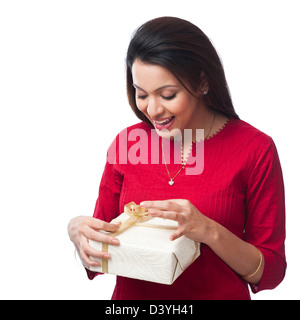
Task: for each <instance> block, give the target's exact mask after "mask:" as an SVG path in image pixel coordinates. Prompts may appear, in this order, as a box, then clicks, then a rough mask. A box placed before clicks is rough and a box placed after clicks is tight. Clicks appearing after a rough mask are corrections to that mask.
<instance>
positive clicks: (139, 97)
mask: <svg viewBox="0 0 300 320" xmlns="http://www.w3.org/2000/svg"><path fill="white" fill-rule="evenodd" d="M137 98H138V99H141V100H145V99H146V98H147V95H143V96H141V95H137Z"/></svg>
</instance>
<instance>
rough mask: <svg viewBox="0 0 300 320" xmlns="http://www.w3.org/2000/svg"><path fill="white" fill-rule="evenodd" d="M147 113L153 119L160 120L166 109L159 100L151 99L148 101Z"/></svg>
mask: <svg viewBox="0 0 300 320" xmlns="http://www.w3.org/2000/svg"><path fill="white" fill-rule="evenodd" d="M147 113H148V114H149V116H150V117H151V118H152V119H155V118H159V117H161V116H162V115H163V113H164V107H163V105H162V104H161V103H160V101H159V99H157V98H155V97H149V99H148V106H147Z"/></svg>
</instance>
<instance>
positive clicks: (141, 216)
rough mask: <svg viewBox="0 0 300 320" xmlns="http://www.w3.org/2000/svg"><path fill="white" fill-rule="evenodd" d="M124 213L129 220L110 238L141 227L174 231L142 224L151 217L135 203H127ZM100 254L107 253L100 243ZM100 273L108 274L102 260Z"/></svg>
mask: <svg viewBox="0 0 300 320" xmlns="http://www.w3.org/2000/svg"><path fill="white" fill-rule="evenodd" d="M124 213H126V214H128V215H129V216H130V218H128V219H127V220H126V221H124V222H122V224H121V226H120V228H119V229H118V230H117V231H115V232H112V233H110V234H109V235H110V236H112V237H117V236H118V235H120V234H121V233H123V232H124V231H126V230H127V229H129V228H131V227H132V226H142V227H150V228H163V229H173V230H176V229H177V227H175V226H174V227H172V226H161V225H155V224H148V223H147V224H146V223H143V222H146V221H149V220H151V219H152V218H153V217H151V216H149V215H148V210H147V209H145V208H143V207H141V206H140V205H137V204H135V202H133V201H132V202H129V203H127V204H126V205H125V206H124ZM117 221H118V220H117V219H114V220H112V221H111V222H117ZM194 243H195V248H196V251H195V254H194V258H193V262H194V260H195V259H196V257H197V254H198V243H197V242H196V241H194ZM102 252H106V253H107V252H108V243H104V242H102ZM102 272H103V273H108V260H107V259H102Z"/></svg>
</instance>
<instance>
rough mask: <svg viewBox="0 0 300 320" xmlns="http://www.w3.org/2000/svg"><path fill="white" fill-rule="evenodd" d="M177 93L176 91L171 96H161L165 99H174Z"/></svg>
mask: <svg viewBox="0 0 300 320" xmlns="http://www.w3.org/2000/svg"><path fill="white" fill-rule="evenodd" d="M176 95H177V93H174V94H173V95H171V96H169V97H165V96H161V97H162V98H163V99H165V100H172V99H174V98H175V97H176Z"/></svg>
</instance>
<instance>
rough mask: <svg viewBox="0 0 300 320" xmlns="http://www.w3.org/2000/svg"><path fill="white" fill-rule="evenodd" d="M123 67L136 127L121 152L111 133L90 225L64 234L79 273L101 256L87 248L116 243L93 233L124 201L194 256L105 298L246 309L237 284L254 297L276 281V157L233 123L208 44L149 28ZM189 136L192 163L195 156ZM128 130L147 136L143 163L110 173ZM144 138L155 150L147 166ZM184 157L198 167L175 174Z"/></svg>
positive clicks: (264, 139)
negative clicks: (166, 279)
mask: <svg viewBox="0 0 300 320" xmlns="http://www.w3.org/2000/svg"><path fill="white" fill-rule="evenodd" d="M126 62H127V93H128V98H129V103H130V106H131V108H132V109H133V111H134V112H135V114H136V115H137V117H138V118H139V119H140V120H142V122H140V123H138V124H136V125H134V126H131V127H129V128H127V129H126V130H125V131H124V132H125V133H124V132H122V139H124V134H125V138H126V139H127V141H126V146H125V147H124V145H123V143H122V142H121V133H120V134H119V135H118V136H117V138H116V140H115V141H114V143H113V144H112V147H113V146H114V147H117V148H116V150H117V151H116V157H115V158H114V161H107V163H106V167H105V170H104V173H103V177H102V180H101V183H100V188H99V197H98V200H97V203H96V207H95V211H94V217H93V218H91V217H76V218H74V219H72V220H71V221H70V223H69V236H70V239H71V240H72V241H73V242H74V244H75V246H76V248H77V251H78V253H79V255H80V257H81V260H82V262H83V264H84V265H85V266H86V267H87V273H88V276H89V278H90V279H93V278H94V277H95V276H96V275H97V273H94V272H91V271H89V270H88V266H95V265H98V264H99V262H95V261H92V260H91V259H90V257H89V256H94V257H98V258H102V259H109V258H110V255H109V254H108V253H103V252H98V251H96V250H95V249H93V248H91V247H90V246H89V244H88V239H93V240H96V241H101V242H107V243H109V244H111V245H116V246H117V245H118V244H119V241H118V239H117V238H113V237H110V236H109V235H104V234H101V233H99V232H97V230H100V229H101V230H105V231H116V230H117V229H118V227H119V225H117V224H113V223H109V221H111V220H112V219H113V218H115V217H116V216H118V215H119V214H120V213H122V212H123V207H124V205H125V204H126V203H128V202H131V201H134V202H136V203H140V204H141V205H142V206H143V207H145V208H147V209H149V213H150V214H151V215H152V216H154V217H162V218H166V219H171V220H175V221H177V222H178V229H177V230H176V231H175V232H174V234H173V235H172V236H171V238H170V240H171V241H173V240H174V239H176V238H178V237H181V236H183V235H185V236H186V237H188V238H190V239H192V240H194V241H197V242H200V243H201V255H200V257H198V258H197V259H196V261H194V263H193V264H192V265H191V266H190V267H189V268H188V269H187V270H185V271H184V273H183V274H182V275H181V276H180V277H179V278H178V279H177V280H176V281H175V282H174V283H173V284H172V285H171V286H168V285H161V284H156V283H151V282H146V281H140V280H135V279H129V278H124V277H117V282H116V287H115V290H114V293H113V297H112V299H250V293H249V289H248V285H250V288H251V290H252V292H254V293H255V292H258V291H260V290H264V289H273V288H275V287H276V286H277V285H278V284H279V283H280V282H281V281H282V280H283V278H284V275H285V270H286V260H285V250H284V240H285V202H284V186H283V178H282V172H281V167H280V162H279V158H278V154H277V151H276V147H275V145H274V142H273V141H272V139H271V138H270V137H269V136H267V135H266V134H264V133H263V132H261V131H259V130H257V129H256V128H254V127H252V126H251V125H249V124H248V123H246V122H244V121H242V120H240V119H239V117H238V115H237V114H236V112H235V110H234V107H233V105H232V102H231V98H230V94H229V90H228V87H227V83H226V79H225V75H224V71H223V67H222V65H221V62H220V59H219V57H218V55H217V53H216V51H215V49H214V47H213V46H212V44H211V42H210V41H209V39H208V38H207V37H206V35H205V34H204V33H203V32H202V31H201V30H200V29H199V28H198V27H196V26H194V25H193V24H191V23H190V22H188V21H185V20H182V19H178V18H172V17H163V18H158V19H154V20H151V21H148V22H147V23H145V24H144V25H142V26H141V27H140V28H139V29H138V30H137V31H136V33H135V35H134V37H133V38H132V40H131V42H130V45H129V48H128V52H127V60H126ZM154 129H155V131H154ZM187 129H189V130H187ZM200 129H202V130H204V134H203V137H204V157H201V155H199V154H197V145H198V144H199V143H200V142H199V141H198V134H197V132H199V130H200ZM133 130H139V131H143V132H146V133H147V135H146V136H147V139H149V140H148V141H146V142H147V144H145V145H147V148H148V150H147V151H148V153H146V156H145V159H146V160H147V159H148V160H149V161H139V162H137V163H136V162H135V163H134V164H133V163H131V162H130V161H129V162H127V163H124V162H122V163H121V161H120V159H121V156H120V152H121V151H122V150H123V151H124V148H125V149H126V151H127V152H128V151H129V150H130V148H131V147H132V146H133V144H134V143H133V141H131V140H132V139H128V135H129V134H130V132H132V131H133ZM153 131H154V133H153ZM174 132H175V134H174ZM178 132H179V134H178ZM201 132H203V131H201ZM176 133H177V135H176ZM188 133H189V135H188ZM155 134H156V136H157V137H158V138H159V146H161V147H162V148H161V149H159V150H161V153H160V155H159V161H158V162H157V163H151V159H153V158H151V156H150V155H151V152H152V155H153V152H154V151H153V148H152V149H151V143H150V139H151V137H152V138H153V136H154V135H155ZM178 136H179V137H180V138H181V139H175V138H176V137H177V138H178ZM122 141H123V140H122ZM163 141H169V142H170V148H169V149H164V147H163V145H164V144H163V143H162V142H163ZM176 141H180V143H181V142H182V146H183V148H182V163H178V162H176V161H175V160H174V161H172V159H171V158H172V157H170V154H172V153H175V151H176V150H177V147H178V146H177V142H176ZM112 147H111V148H112ZM152 147H153V145H152ZM195 153H196V156H194V155H195ZM109 154H111V150H109ZM202 156H203V154H202ZM122 157H123V155H122ZM167 158H168V159H171V160H170V161H166V159H167ZM191 158H194V159H196V160H197V159H200V158H201V159H204V162H203V166H202V169H201V170H200V171H199V172H198V173H197V174H187V171H188V169H191V168H192V167H193V164H191V163H189V159H191ZM116 159H117V160H116ZM145 159H144V160H145ZM108 160H109V157H108Z"/></svg>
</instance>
